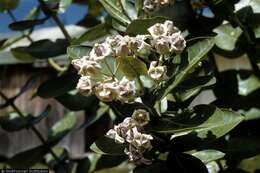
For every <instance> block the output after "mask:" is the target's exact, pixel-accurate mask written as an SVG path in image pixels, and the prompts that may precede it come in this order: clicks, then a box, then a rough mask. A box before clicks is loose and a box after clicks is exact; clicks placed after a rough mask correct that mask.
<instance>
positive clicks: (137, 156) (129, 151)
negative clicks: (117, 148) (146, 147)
mask: <svg viewBox="0 0 260 173" xmlns="http://www.w3.org/2000/svg"><path fill="white" fill-rule="evenodd" d="M124 153H125V154H126V155H128V158H129V160H130V161H132V162H139V161H140V160H142V158H143V155H142V154H141V153H138V151H137V150H136V149H135V147H134V146H132V145H129V147H128V148H125V150H124Z"/></svg>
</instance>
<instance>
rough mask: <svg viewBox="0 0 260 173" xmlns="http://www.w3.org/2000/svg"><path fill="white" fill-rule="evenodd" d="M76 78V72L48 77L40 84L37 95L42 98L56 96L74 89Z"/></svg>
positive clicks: (77, 77)
mask: <svg viewBox="0 0 260 173" xmlns="http://www.w3.org/2000/svg"><path fill="white" fill-rule="evenodd" d="M78 79H79V76H78V75H77V74H66V75H63V76H60V77H55V78H52V79H49V80H47V81H46V82H44V83H42V84H41V85H40V87H39V88H38V90H37V95H38V96H40V97H42V98H51V97H58V96H60V95H63V94H65V93H67V92H68V91H71V90H73V89H75V88H76V85H77V82H78Z"/></svg>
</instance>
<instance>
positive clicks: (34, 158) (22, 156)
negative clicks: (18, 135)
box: [7, 146, 48, 169]
mask: <svg viewBox="0 0 260 173" xmlns="http://www.w3.org/2000/svg"><path fill="white" fill-rule="evenodd" d="M47 152H48V150H47V149H46V147H45V146H39V147H36V148H33V149H30V150H27V151H24V152H21V153H19V154H17V155H15V156H13V157H12V158H11V159H9V160H8V161H7V164H8V165H9V166H10V167H11V168H19V169H21V168H24V169H28V168H30V167H32V166H33V165H34V164H36V163H38V162H39V161H41V160H42V159H43V157H44V155H45V154H46V153H47Z"/></svg>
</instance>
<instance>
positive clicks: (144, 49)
mask: <svg viewBox="0 0 260 173" xmlns="http://www.w3.org/2000/svg"><path fill="white" fill-rule="evenodd" d="M148 38H150V36H149V35H137V36H136V37H133V38H132V39H131V41H130V48H131V49H132V50H133V51H134V52H136V53H137V54H138V55H141V56H147V55H149V54H150V50H151V46H150V45H149V44H147V43H146V42H145V40H146V39H148Z"/></svg>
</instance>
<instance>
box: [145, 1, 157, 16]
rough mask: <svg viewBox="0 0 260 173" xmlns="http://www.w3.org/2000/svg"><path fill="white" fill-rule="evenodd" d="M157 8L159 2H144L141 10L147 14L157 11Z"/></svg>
mask: <svg viewBox="0 0 260 173" xmlns="http://www.w3.org/2000/svg"><path fill="white" fill-rule="evenodd" d="M159 7H160V4H159V0H144V3H143V10H144V11H146V12H148V13H150V12H154V11H157V10H158V9H159Z"/></svg>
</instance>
